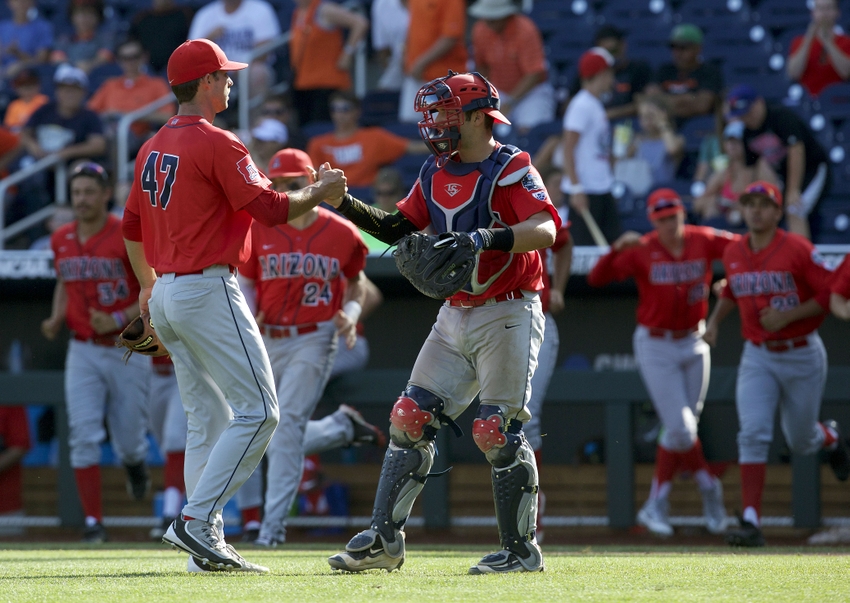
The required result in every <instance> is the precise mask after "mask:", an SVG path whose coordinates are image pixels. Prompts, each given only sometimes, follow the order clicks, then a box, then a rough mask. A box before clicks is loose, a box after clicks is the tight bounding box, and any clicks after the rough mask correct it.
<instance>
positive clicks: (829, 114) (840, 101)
mask: <svg viewBox="0 0 850 603" xmlns="http://www.w3.org/2000/svg"><path fill="white" fill-rule="evenodd" d="M814 109H815V110H816V111H817V112H818V113H820V114H821V115H823V116H824V117H826V118H827V119H831V120H844V119H847V118H850V83H841V84H832V85H831V86H827V87H826V88H824V89H823V91H821V93H820V94H819V95H818V97H817V101H816V105H815V106H814Z"/></svg>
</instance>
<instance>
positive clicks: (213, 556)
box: [162, 516, 268, 571]
mask: <svg viewBox="0 0 850 603" xmlns="http://www.w3.org/2000/svg"><path fill="white" fill-rule="evenodd" d="M162 541H163V542H164V543H165V544H170V545H171V546H172V547H173V548H175V549H177V550H178V551H183V552H185V553H189V554H190V555H191V556H192V557H195V558H196V559H197V560H198V561H201V562H203V563H205V564H206V565H208V566H210V567H214V568H216V569H220V570H228V571H256V570H251V569H248V568H247V566H246V564H247V565H250V564H248V562H247V561H245V559H243V558H242V557H241V556H240V555H239V554H238V553H237V552H236V551H235V550H234V549H233V547H232V546H230V545H228V544H227V543H226V542H225V541H224V537H223V536H222V535H221V532H220V531H219V529H218V526H216V525H215V524H212V523H209V522H207V521H203V520H200V519H190V520H188V521H187V520H185V519H183V517H182V516H181V517H178V518H177V519H175V520H174V523H172V524H171V525H170V526H168V529H167V530H166V531H165V534H164V535H163V537H162ZM266 571H268V570H266Z"/></svg>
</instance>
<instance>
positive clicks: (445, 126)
mask: <svg viewBox="0 0 850 603" xmlns="http://www.w3.org/2000/svg"><path fill="white" fill-rule="evenodd" d="M499 104H500V101H499V92H498V91H497V90H496V87H495V86H493V84H491V83H490V82H489V81H487V78H485V77H484V76H483V75H481V74H480V73H478V72H477V71H473V72H470V73H455V72H454V71H452V70H449V74H448V75H446V76H444V77H439V78H437V79H435V80H431V81H430V82H428V83H427V84H425V85H424V86H422V88H420V89H419V92H418V93H417V94H416V100H414V108H415V109H416V111H419V112H421V113H422V115H423V117H424V119H422V121H420V122H419V135H420V136H421V137H422V140H424V141H425V144H427V145H428V146H429V147H430V148H431V152H432V153H434V155H436V156H437V159H438V161H439V162H445V161H446V160H447V159H448V158H449V156H451V155H452V153H454V152H455V151H456V150H457V145H458V141H459V140H460V125H461V124H462V123H463V121H464V112H465V111H482V112H483V113H486V114H487V115H489V116H490V117H492V118H493V119H495V120H496V121H498V122H501V123H503V124H509V125H510V123H511V122H510V121H508V118H507V117H505V116H504V115H502V113H501V112H500V111H499ZM440 110H442V111H443V114H442V115H440V113H439V111H440Z"/></svg>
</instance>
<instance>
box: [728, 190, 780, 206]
mask: <svg viewBox="0 0 850 603" xmlns="http://www.w3.org/2000/svg"><path fill="white" fill-rule="evenodd" d="M757 197H762V198H763V199H767V200H768V201H770V202H771V203H773V204H774V205H775V206H776V207H782V204H781V203H779V202H778V201H777V200H776V199H774V198H773V197H771V196H770V195H768V194H767V193H756V192H752V193H741V196H740V197H738V203H740V204H741V205H743V204H744V203H747V202H748V201H752V200H753V199H756V198H757Z"/></svg>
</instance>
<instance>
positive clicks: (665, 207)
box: [646, 188, 685, 220]
mask: <svg viewBox="0 0 850 603" xmlns="http://www.w3.org/2000/svg"><path fill="white" fill-rule="evenodd" d="M684 211H685V206H684V205H683V204H682V199H681V197H679V193H677V192H676V191H674V190H673V189H672V188H659V189H658V190H656V191H653V192H652V194H651V195H650V196H649V198H648V199H647V200H646V215H647V216H648V217H649V218H650V219H651V220H660V219H661V218H666V217H667V216H672V215H674V214H678V213H679V212H684Z"/></svg>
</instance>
